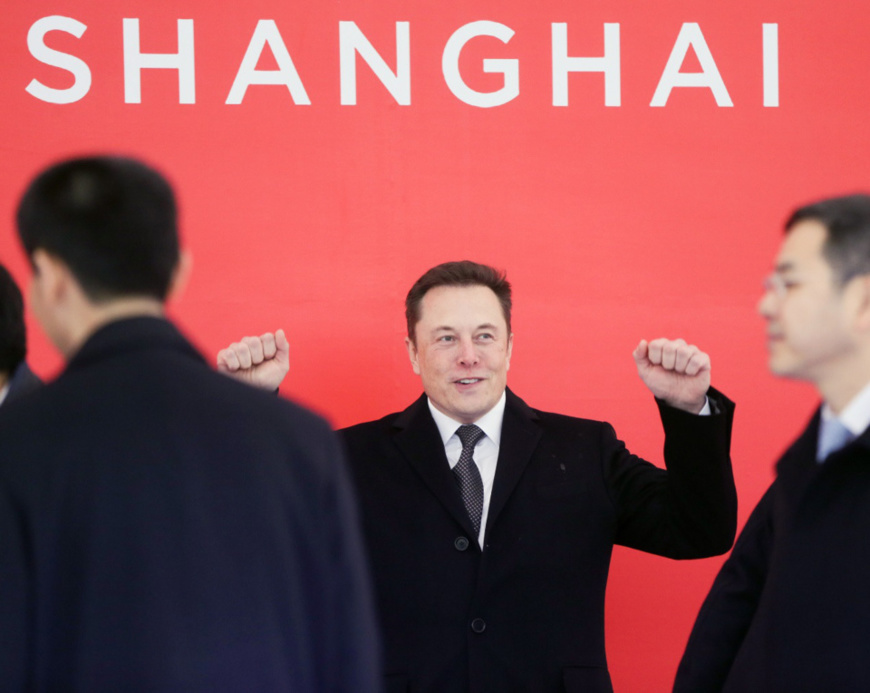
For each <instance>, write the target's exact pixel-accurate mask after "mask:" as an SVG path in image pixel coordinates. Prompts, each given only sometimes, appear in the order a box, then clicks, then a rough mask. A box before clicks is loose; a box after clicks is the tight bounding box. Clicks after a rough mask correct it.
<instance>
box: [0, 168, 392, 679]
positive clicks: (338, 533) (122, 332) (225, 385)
mask: <svg viewBox="0 0 870 693" xmlns="http://www.w3.org/2000/svg"><path fill="white" fill-rule="evenodd" d="M17 221H18V229H19V235H20V238H21V241H22V243H23V246H24V249H25V251H26V253H27V255H28V256H29V258H30V261H31V263H32V265H33V279H32V284H31V294H30V295H31V305H32V308H33V311H34V313H35V314H36V316H37V318H38V319H39V321H40V323H41V324H42V326H43V328H44V329H45V331H46V333H47V334H48V336H49V337H50V339H51V341H52V342H53V343H54V344H55V345H56V346H57V348H58V349H59V350H60V351H61V352H62V353H63V355H64V357H65V358H66V360H67V366H66V369H65V371H64V372H63V373H62V374H61V375H60V377H58V378H57V380H56V381H54V382H53V383H51V384H50V385H47V386H45V387H44V388H42V389H41V390H40V391H38V392H35V393H33V394H32V395H30V396H29V397H27V398H23V399H22V400H21V401H20V402H19V403H17V404H16V406H14V407H9V408H5V409H6V411H2V412H0V672H2V675H0V677H2V683H0V688H2V690H3V691H10V692H12V691H58V690H63V691H95V692H96V691H113V692H114V691H124V692H130V691H133V692H136V691H142V692H145V691H148V692H149V693H155V692H156V693H162V692H169V691H173V692H176V691H185V693H189V692H191V691H193V692H202V693H206V692H207V693H215V692H223V691H225V692H227V693H230V692H232V693H238V692H239V691H254V692H262V693H274V692H276V691H293V692H294V693H298V692H300V691H301V692H306V693H332V692H334V691H341V692H344V693H359V692H361V691H363V692H370V691H375V690H378V688H379V684H378V682H377V681H376V666H377V660H378V647H377V638H376V636H375V629H374V625H373V616H372V611H373V609H372V604H371V600H370V595H369V584H368V579H367V576H366V575H365V572H364V570H363V557H362V551H361V549H360V540H359V533H358V529H357V527H356V523H357V520H356V512H355V508H354V503H353V501H352V498H351V493H350V490H349V483H348V480H347V477H346V472H345V471H344V468H343V463H342V459H341V455H340V453H339V450H338V446H337V444H336V442H335V440H334V436H333V434H332V433H331V432H330V431H329V429H328V427H327V425H326V423H325V422H324V421H322V420H320V419H319V418H317V417H315V416H314V415H313V414H310V413H308V412H307V411H304V410H302V409H300V408H298V407H296V406H294V405H292V404H290V403H288V402H285V401H283V400H279V399H277V398H275V397H272V396H269V395H267V394H265V393H262V392H258V391H257V390H255V389H253V388H249V387H246V386H244V385H241V384H239V383H235V382H232V381H231V380H229V379H227V378H225V377H223V376H220V375H217V374H216V373H214V372H213V371H212V370H211V369H210V368H208V366H207V365H206V364H205V363H204V362H203V360H202V359H201V357H200V356H199V354H198V353H197V352H196V351H195V350H194V349H193V348H192V347H191V346H190V344H189V343H188V342H187V341H186V340H185V339H184V338H183V337H182V336H181V334H180V333H179V332H178V331H177V330H176V328H175V327H174V326H173V325H172V324H171V323H170V322H168V321H167V320H166V318H165V317H164V314H163V303H164V301H165V299H166V296H167V294H168V293H169V291H170V288H171V286H172V284H173V282H174V281H176V280H177V278H178V272H179V267H180V266H181V264H180V261H179V260H180V255H179V244H178V236H177V231H176V208H175V200H174V196H173V193H172V190H171V189H170V187H169V185H168V183H167V182H166V181H165V180H164V179H163V178H162V177H161V176H160V175H159V174H157V173H156V172H155V171H153V170H151V169H150V168H148V167H146V166H144V165H142V164H140V163H138V162H136V161H133V160H130V159H121V158H108V157H99V158H88V159H76V160H72V161H68V162H64V163H61V164H59V165H57V166H54V167H52V168H50V169H48V170H47V171H45V172H44V173H42V174H41V175H40V176H39V177H38V178H37V179H36V180H35V181H34V182H33V183H32V184H31V185H30V187H29V188H28V190H27V192H26V193H25V195H24V197H23V199H22V201H21V204H20V207H19V210H18V220H17ZM229 424H231V425H229Z"/></svg>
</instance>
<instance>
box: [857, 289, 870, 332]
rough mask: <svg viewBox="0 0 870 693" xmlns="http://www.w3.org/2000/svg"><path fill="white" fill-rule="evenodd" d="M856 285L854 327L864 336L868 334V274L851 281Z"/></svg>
mask: <svg viewBox="0 0 870 693" xmlns="http://www.w3.org/2000/svg"><path fill="white" fill-rule="evenodd" d="M853 281H854V282H855V283H856V284H857V287H856V289H857V291H858V297H857V312H856V315H855V326H856V327H857V328H858V330H859V331H860V332H862V333H865V334H870V274H862V275H859V276H858V277H855V279H854V280H853Z"/></svg>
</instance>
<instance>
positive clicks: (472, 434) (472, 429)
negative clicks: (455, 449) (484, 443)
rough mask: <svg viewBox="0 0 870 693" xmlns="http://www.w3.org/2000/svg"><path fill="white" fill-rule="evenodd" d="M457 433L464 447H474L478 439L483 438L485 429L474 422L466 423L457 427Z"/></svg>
mask: <svg viewBox="0 0 870 693" xmlns="http://www.w3.org/2000/svg"><path fill="white" fill-rule="evenodd" d="M456 435H458V436H459V440H461V441H462V449H463V450H465V449H467V448H473V447H474V446H475V445H477V441H478V440H480V439H481V438H483V435H484V433H483V431H482V430H481V429H480V428H478V427H477V426H475V425H474V424H466V425H464V426H460V427H459V428H457V429H456Z"/></svg>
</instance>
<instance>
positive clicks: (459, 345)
mask: <svg viewBox="0 0 870 693" xmlns="http://www.w3.org/2000/svg"><path fill="white" fill-rule="evenodd" d="M414 335H415V340H414V341H411V340H410V339H406V340H405V342H406V345H407V347H408V355H409V356H410V358H411V366H412V367H413V369H414V372H415V373H417V374H418V375H419V376H420V378H421V380H422V381H423V389H424V390H425V392H426V394H427V395H428V397H429V399H430V400H431V401H432V404H433V405H434V406H435V408H436V409H438V410H439V411H441V412H442V413H444V414H446V415H447V416H449V417H450V418H452V419H454V420H456V421H459V422H461V423H473V422H474V421H477V420H478V419H479V418H480V417H481V416H483V415H484V414H486V413H487V412H488V411H489V410H490V409H492V408H493V407H494V406H495V405H496V403H497V402H498V400H499V399H500V398H501V395H502V393H503V392H504V389H505V386H506V384H507V371H508V368H509V367H510V357H511V346H512V343H513V335H510V334H508V330H507V323H506V321H505V318H504V314H503V313H502V309H501V304H500V303H499V301H498V298H497V297H496V295H495V293H493V291H492V290H491V289H489V288H488V287H485V286H439V287H436V288H434V289H430V290H429V291H428V292H427V293H426V295H425V296H423V300H422V302H421V305H420V320H419V322H418V323H417V325H416V327H415V329H414Z"/></svg>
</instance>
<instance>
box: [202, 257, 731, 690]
mask: <svg viewBox="0 0 870 693" xmlns="http://www.w3.org/2000/svg"><path fill="white" fill-rule="evenodd" d="M405 305H406V319H407V325H408V337H407V339H406V346H407V349H408V355H409V357H410V360H411V367H412V369H413V370H414V372H415V373H416V374H417V375H419V376H420V379H421V381H422V385H423V390H424V394H423V395H421V396H420V397H419V398H418V399H417V401H416V402H414V403H413V404H411V406H409V407H408V408H407V409H405V410H404V411H402V412H399V413H395V414H389V415H388V416H385V417H384V418H382V419H380V420H378V421H372V422H369V423H364V424H360V425H358V426H353V427H351V428H347V429H345V430H343V431H342V432H341V433H342V437H343V439H344V442H345V445H346V446H347V450H348V452H349V459H350V462H351V466H352V469H353V472H354V477H355V480H356V487H357V490H358V493H359V497H360V500H361V505H362V514H363V526H364V530H365V535H366V539H367V545H368V549H369V551H370V556H371V563H372V567H373V571H374V578H375V586H376V591H377V596H378V603H379V614H380V618H381V623H382V625H383V630H384V641H385V671H384V674H385V678H386V684H387V691H388V692H389V693H393V692H395V693H399V692H401V693H408V692H410V691H413V692H414V693H496V692H497V693H508V692H510V691H517V692H519V691H521V692H522V693H565V692H566V691H567V693H575V692H576V691H584V692H589V691H592V692H605V691H611V690H612V687H611V682H610V674H609V672H608V669H607V659H606V657H605V652H604V592H605V586H606V583H607V573H608V569H609V566H610V554H611V551H612V548H613V544H622V545H625V546H630V547H633V548H637V549H640V550H642V551H650V552H652V553H657V554H660V555H663V556H669V557H671V558H699V557H702V556H711V555H714V554H717V553H724V552H725V551H727V550H728V548H729V547H730V546H731V542H732V540H733V538H734V532H735V529H736V497H735V492H734V483H733V479H732V477H731V465H730V459H729V442H730V434H731V420H732V413H733V405H732V404H731V403H730V402H729V401H728V400H727V399H726V398H725V397H724V396H722V395H721V394H719V393H717V392H716V391H715V390H712V389H710V360H709V357H708V356H707V355H706V354H705V353H704V352H702V351H700V350H699V349H698V348H697V347H694V346H691V345H687V344H686V343H685V342H684V341H682V340H676V341H670V340H664V339H660V340H654V341H653V342H650V343H647V342H646V341H642V342H641V343H640V344H639V345H638V347H637V349H636V350H635V351H634V361H635V365H636V366H637V369H638V372H639V374H640V377H641V379H642V380H643V382H644V383H645V384H646V386H647V387H648V388H649V389H650V391H651V392H652V394H653V395H655V397H656V398H657V401H658V407H659V410H660V413H661V417H662V421H663V423H664V426H665V432H666V443H665V460H666V463H667V466H668V471H665V470H664V469H660V468H658V467H655V466H653V465H652V464H649V463H648V462H645V461H643V460H641V459H639V458H637V457H635V456H634V455H632V454H631V453H629V452H628V450H626V448H625V445H624V444H623V443H622V442H621V441H620V440H618V439H617V437H616V434H615V433H614V431H613V428H612V427H611V426H610V425H609V424H606V423H602V422H598V421H589V420H585V419H576V418H572V417H568V416H562V415H559V414H552V413H547V412H543V411H539V410H536V409H533V408H531V407H530V406H528V405H527V404H526V403H525V402H524V401H523V400H521V399H520V398H519V397H517V396H516V395H515V394H514V393H513V392H512V391H511V390H509V389H507V387H506V384H507V371H508V368H509V366H510V359H511V352H512V349H513V333H512V331H511V288H510V284H509V283H508V282H507V280H506V278H505V276H504V274H502V273H500V272H498V271H497V270H495V269H493V268H491V267H488V266H486V265H480V264H477V263H474V262H467V261H466V262H449V263H445V264H443V265H438V266H437V267H433V268H432V269H430V270H429V271H428V272H426V273H425V274H424V275H423V276H422V277H420V279H419V280H418V281H417V282H416V283H415V284H414V286H413V287H412V288H411V290H410V292H409V293H408V296H407V299H406V304H405ZM265 337H266V340H265V343H264V340H263V339H262V338H246V339H245V340H243V341H242V342H239V343H236V344H233V345H231V346H230V347H229V348H228V349H225V350H223V351H222V352H221V353H220V354H219V355H218V366H219V367H220V368H221V369H223V370H226V371H229V372H233V373H236V374H238V375H240V376H241V377H244V378H246V379H248V380H251V381H253V382H257V383H259V384H260V385H262V386H263V387H265V388H269V389H273V388H275V387H277V386H278V383H280V380H281V378H282V377H283V375H284V373H286V371H287V344H286V339H285V338H284V335H283V334H282V333H279V334H278V335H276V338H275V340H274V343H273V338H272V336H271V335H266V336H265ZM708 395H709V400H708ZM711 408H712V411H711ZM702 413H703V414H709V415H704V416H700V415H699V414H702Z"/></svg>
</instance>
